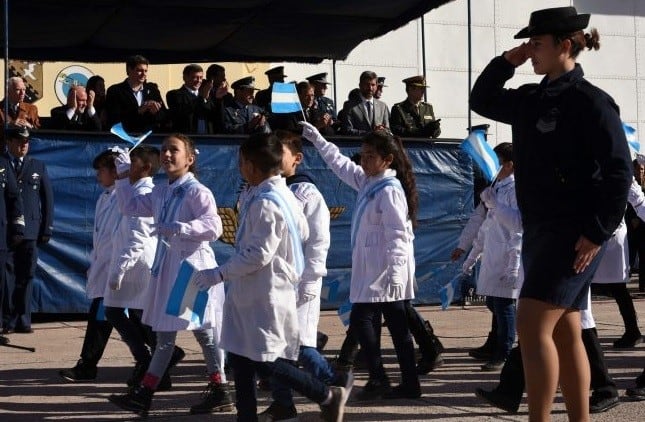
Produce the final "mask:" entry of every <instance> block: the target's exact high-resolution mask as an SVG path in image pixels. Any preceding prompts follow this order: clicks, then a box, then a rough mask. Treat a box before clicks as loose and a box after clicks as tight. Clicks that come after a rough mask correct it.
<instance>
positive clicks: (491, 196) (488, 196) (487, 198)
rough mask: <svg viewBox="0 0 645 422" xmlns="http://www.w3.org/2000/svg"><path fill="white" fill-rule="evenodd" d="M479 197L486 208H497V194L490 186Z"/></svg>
mask: <svg viewBox="0 0 645 422" xmlns="http://www.w3.org/2000/svg"><path fill="white" fill-rule="evenodd" d="M479 197H480V198H481V200H482V202H483V203H484V205H486V208H488V209H489V210H490V209H493V208H495V206H497V199H495V193H494V192H493V190H492V189H491V188H490V186H489V187H487V188H486V189H484V190H483V191H482V193H481V194H480V195H479Z"/></svg>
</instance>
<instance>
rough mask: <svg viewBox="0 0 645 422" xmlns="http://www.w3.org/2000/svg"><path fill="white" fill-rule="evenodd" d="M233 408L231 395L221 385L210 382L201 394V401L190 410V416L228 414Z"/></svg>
mask: <svg viewBox="0 0 645 422" xmlns="http://www.w3.org/2000/svg"><path fill="white" fill-rule="evenodd" d="M234 407H235V405H234V404H233V400H232V399H231V394H230V393H229V392H228V391H227V390H226V389H225V388H224V386H223V385H222V384H221V383H214V382H212V381H211V382H209V383H208V386H207V387H206V389H205V390H204V391H203V392H202V401H201V402H199V403H197V404H196V405H194V406H192V407H191V408H190V414H191V415H196V414H199V413H211V412H228V411H229V410H233V408H234Z"/></svg>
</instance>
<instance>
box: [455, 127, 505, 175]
mask: <svg viewBox="0 0 645 422" xmlns="http://www.w3.org/2000/svg"><path fill="white" fill-rule="evenodd" d="M461 149H463V150H464V151H465V152H466V153H467V154H468V155H470V158H472V159H473V161H474V162H475V163H477V165H478V166H479V168H481V169H482V172H483V173H484V177H485V178H486V180H488V182H492V181H493V179H494V178H495V176H496V175H497V172H498V170H499V161H498V160H497V154H495V151H493V148H491V147H490V145H488V142H486V137H485V136H484V131H483V130H474V131H472V132H470V135H468V137H467V138H466V139H464V141H463V142H462V143H461Z"/></svg>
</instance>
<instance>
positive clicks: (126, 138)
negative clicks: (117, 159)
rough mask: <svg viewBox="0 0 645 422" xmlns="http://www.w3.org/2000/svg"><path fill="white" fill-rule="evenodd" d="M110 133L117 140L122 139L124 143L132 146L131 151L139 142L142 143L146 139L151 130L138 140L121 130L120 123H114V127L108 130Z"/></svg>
mask: <svg viewBox="0 0 645 422" xmlns="http://www.w3.org/2000/svg"><path fill="white" fill-rule="evenodd" d="M110 132H111V133H112V134H114V135H116V136H118V137H119V138H121V139H123V140H124V141H126V142H129V143H131V144H132V149H134V148H135V147H137V145H139V144H140V143H141V142H143V140H144V139H146V138H147V137H148V136H150V134H151V133H152V131H151V130H149V131H148V132H147V133H144V134H143V135H141V136H139V137H138V138H137V137H136V136H130V135H128V133H127V132H126V131H125V129H123V125H122V124H121V123H115V124H114V126H112V128H111V129H110Z"/></svg>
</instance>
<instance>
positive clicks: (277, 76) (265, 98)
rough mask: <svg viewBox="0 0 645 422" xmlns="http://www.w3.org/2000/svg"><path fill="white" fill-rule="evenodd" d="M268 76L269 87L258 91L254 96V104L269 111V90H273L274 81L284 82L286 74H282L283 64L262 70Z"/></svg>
mask: <svg viewBox="0 0 645 422" xmlns="http://www.w3.org/2000/svg"><path fill="white" fill-rule="evenodd" d="M264 74H265V75H267V78H269V87H268V88H267V89H263V90H262V91H259V92H258V93H257V95H256V96H255V104H256V105H258V106H260V107H262V108H263V109H265V110H266V111H268V112H271V92H272V91H273V84H274V82H284V78H286V77H287V75H285V74H284V66H278V67H274V68H271V69H269V70H267V71H266V72H264Z"/></svg>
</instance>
